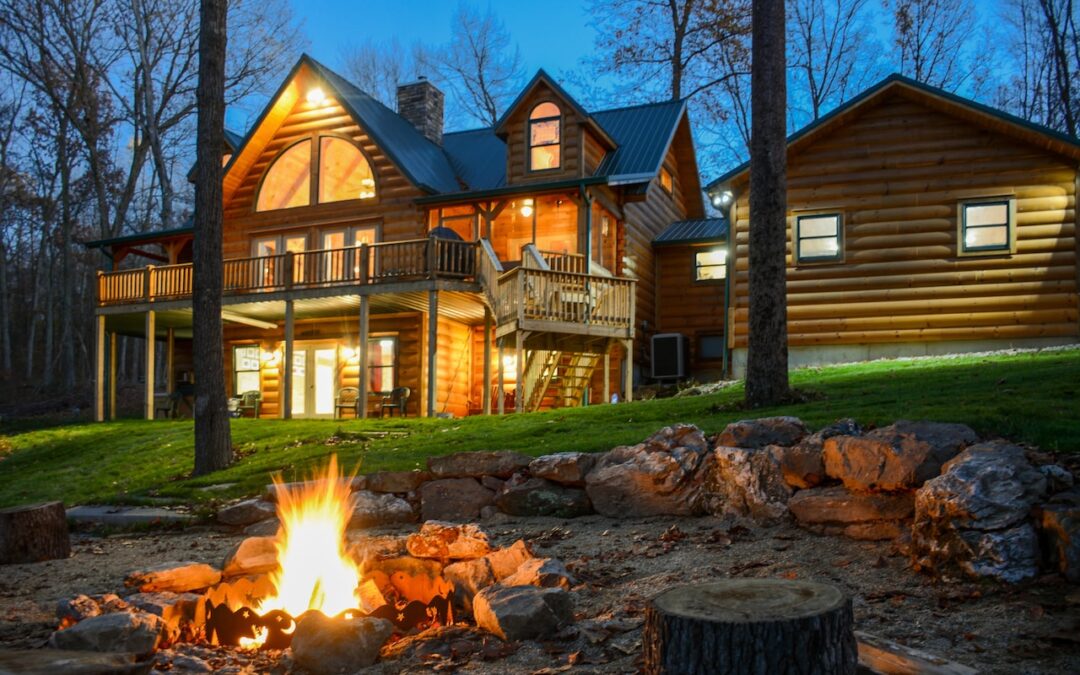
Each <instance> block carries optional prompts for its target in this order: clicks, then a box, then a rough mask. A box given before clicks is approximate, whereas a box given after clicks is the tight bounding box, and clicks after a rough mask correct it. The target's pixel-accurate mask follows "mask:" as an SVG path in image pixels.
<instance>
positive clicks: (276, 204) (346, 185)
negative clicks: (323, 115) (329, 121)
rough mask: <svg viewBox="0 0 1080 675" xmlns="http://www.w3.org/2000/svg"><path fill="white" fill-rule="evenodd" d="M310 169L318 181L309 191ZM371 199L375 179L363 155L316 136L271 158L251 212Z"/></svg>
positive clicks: (331, 138) (343, 140) (347, 144)
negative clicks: (313, 171) (316, 174)
mask: <svg viewBox="0 0 1080 675" xmlns="http://www.w3.org/2000/svg"><path fill="white" fill-rule="evenodd" d="M315 140H318V143H315V142H314V141H315ZM314 166H318V168H319V173H318V178H319V180H318V185H314V188H315V189H314V190H313V182H312V179H311V177H312V167H314ZM375 196H376V191H375V175H374V173H373V172H372V169H371V164H370V163H369V162H368V159H367V157H366V156H365V155H364V153H363V151H361V150H360V148H359V147H358V146H357V145H355V144H354V143H353V142H352V141H350V140H348V139H346V138H340V137H337V136H318V137H312V138H305V139H304V140H302V141H298V142H296V143H294V144H292V145H290V146H289V147H287V148H286V149H285V150H283V151H282V152H281V154H279V155H278V156H277V157H276V158H274V160H273V161H272V162H271V163H270V168H269V169H267V170H266V175H265V176H264V177H263V181H262V184H261V185H260V186H259V196H258V199H257V200H256V202H255V210H256V211H273V210H275V209H288V208H293V207H296V206H308V205H310V204H314V203H320V204H327V203H330V202H340V201H344V200H350V199H373V198H374V197H375Z"/></svg>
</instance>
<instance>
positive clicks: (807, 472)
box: [767, 419, 862, 489]
mask: <svg viewBox="0 0 1080 675" xmlns="http://www.w3.org/2000/svg"><path fill="white" fill-rule="evenodd" d="M861 433H862V427H860V426H859V424H858V423H857V422H856V421H855V420H852V419H841V420H837V421H836V422H833V423H832V424H830V425H829V426H827V427H825V428H823V429H820V430H818V431H815V432H814V433H812V434H810V435H809V436H807V437H806V438H804V439H802V440H801V441H799V442H798V443H796V444H795V445H793V446H791V447H787V448H785V447H784V446H782V445H770V446H767V447H768V448H769V450H770V451H771V452H772V453H773V454H774V455H776V456H777V458H778V459H779V461H780V471H781V473H783V474H784V481H786V482H787V484H788V485H790V486H791V487H793V488H797V489H805V488H812V487H817V486H818V485H821V484H822V483H823V482H824V481H825V479H826V477H827V476H826V473H825V458H824V455H823V450H824V448H825V441H826V440H828V439H830V438H832V437H833V436H858V435H859V434H861Z"/></svg>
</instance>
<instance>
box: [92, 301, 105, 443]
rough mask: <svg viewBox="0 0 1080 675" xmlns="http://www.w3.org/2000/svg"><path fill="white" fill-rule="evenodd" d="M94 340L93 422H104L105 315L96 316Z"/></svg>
mask: <svg viewBox="0 0 1080 675" xmlns="http://www.w3.org/2000/svg"><path fill="white" fill-rule="evenodd" d="M96 328H97V331H96V335H95V337H96V339H95V340H94V351H95V354H96V367H95V368H94V421H96V422H104V421H105V315H104V314H98V316H97V326H96Z"/></svg>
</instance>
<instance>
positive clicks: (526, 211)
mask: <svg viewBox="0 0 1080 675" xmlns="http://www.w3.org/2000/svg"><path fill="white" fill-rule="evenodd" d="M532 214H533V200H532V198H531V197H530V198H527V199H524V200H522V202H521V215H522V216H524V217H525V218H528V217H529V216H531V215H532Z"/></svg>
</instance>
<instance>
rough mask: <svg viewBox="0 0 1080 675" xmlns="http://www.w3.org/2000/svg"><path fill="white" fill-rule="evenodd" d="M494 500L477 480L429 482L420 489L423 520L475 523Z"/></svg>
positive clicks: (491, 494)
mask: <svg viewBox="0 0 1080 675" xmlns="http://www.w3.org/2000/svg"><path fill="white" fill-rule="evenodd" d="M494 497H495V493H494V492H493V491H491V490H489V489H487V488H486V487H484V486H482V485H480V483H478V482H477V481H476V479H475V478H444V479H442V480H432V481H428V482H427V483H424V484H423V485H421V486H420V516H421V518H422V519H423V520H458V521H469V520H476V519H477V518H479V517H480V510H481V509H482V508H484V507H485V506H490V505H491V504H492V502H493V500H494Z"/></svg>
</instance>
